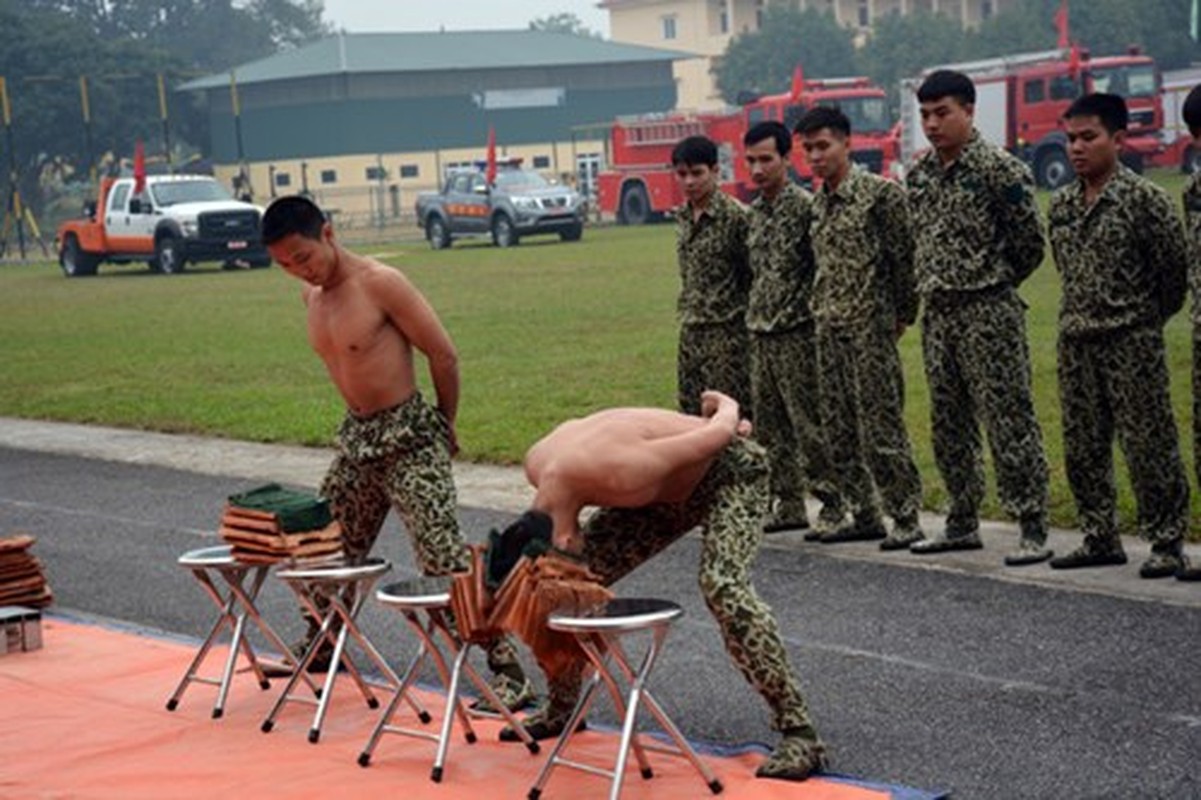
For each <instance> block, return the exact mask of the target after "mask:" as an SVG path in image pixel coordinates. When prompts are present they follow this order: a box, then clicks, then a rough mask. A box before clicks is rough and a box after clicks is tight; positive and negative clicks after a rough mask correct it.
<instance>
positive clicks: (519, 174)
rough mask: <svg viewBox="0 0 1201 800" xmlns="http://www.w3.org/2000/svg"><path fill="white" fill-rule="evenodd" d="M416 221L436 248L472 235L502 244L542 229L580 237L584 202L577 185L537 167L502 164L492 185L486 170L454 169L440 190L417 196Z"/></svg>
mask: <svg viewBox="0 0 1201 800" xmlns="http://www.w3.org/2000/svg"><path fill="white" fill-rule="evenodd" d="M417 224H418V225H419V226H420V227H421V229H422V230H423V231H425V238H426V239H427V240H429V243H430V246H431V247H433V248H434V249H435V250H441V249H442V248H444V247H450V244H451V242H452V241H454V240H455V239H461V238H466V237H472V236H491V237H492V242H493V243H494V244H495V245H496V246H497V247H512V246H513V245H515V244H517V243H518V242H519V241H521V238H522V237H523V236H532V235H535V234H541V233H548V234H558V236H559V238H560V239H562V240H563V241H565V242H576V241H579V239H580V237H581V236H582V235H583V233H584V206H583V201H582V200H581V198H580V195H579V193H578V192H576V191H575V190H574V189H572V188H570V187H568V186H561V185H557V184H552V183H550V182H549V181H547V180H546V179H545V178H543V177H542V176H541V175H540V174H538V173H537V172H534V171H533V170H528V169H521V168H519V167H506V168H502V169H500V170H499V171H498V172H497V173H496V182H495V183H494V184H493V185H492V186H489V185H488V182H487V180H485V178H484V173H483V172H481V171H477V170H470V171H464V172H456V173H452V174H451V175H450V176H449V177H447V179H446V185H445V186H444V187H443V188H442V191H441V192H422V193H421V194H419V195H417Z"/></svg>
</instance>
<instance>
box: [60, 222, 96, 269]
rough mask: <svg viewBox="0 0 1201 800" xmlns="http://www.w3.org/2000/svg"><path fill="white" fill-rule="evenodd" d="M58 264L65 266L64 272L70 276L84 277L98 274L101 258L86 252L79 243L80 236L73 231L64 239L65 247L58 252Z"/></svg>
mask: <svg viewBox="0 0 1201 800" xmlns="http://www.w3.org/2000/svg"><path fill="white" fill-rule="evenodd" d="M58 265H59V266H60V267H62V268H63V274H64V275H66V276H67V277H68V278H84V277H88V276H90V275H95V274H96V267H98V266H100V259H99V258H97V257H96V256H94V255H92V254H91V253H85V252H84V251H83V248H82V247H80V245H79V238H78V237H76V236H75V234H73V233H71V234H67V238H66V239H65V240H63V249H62V250H61V251H59V254H58Z"/></svg>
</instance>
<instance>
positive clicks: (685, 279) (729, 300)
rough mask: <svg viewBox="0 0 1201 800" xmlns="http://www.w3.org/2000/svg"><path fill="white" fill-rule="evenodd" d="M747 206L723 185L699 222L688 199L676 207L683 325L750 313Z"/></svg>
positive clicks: (681, 320)
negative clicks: (693, 215) (748, 308)
mask: <svg viewBox="0 0 1201 800" xmlns="http://www.w3.org/2000/svg"><path fill="white" fill-rule="evenodd" d="M747 216H748V214H747V208H746V206H744V205H742V204H741V203H739V202H738V201H737V200H735V199H734V198H732V197H730V196H729V195H728V194H726V193H725V192H723V191H721V190H720V189H718V190H717V191H715V192H714V193H713V199H712V200H710V201H709V207H708V208H706V209H705V210H704V212H702V213H701V215H700V217H699V218H698V219H697V220H696V221H695V222H694V221H693V219H692V208H691V206H689V205H688V204H687V203H685V204H684V205H683V206H681V207H680V208H678V209H677V210H676V219H677V231H676V234H677V235H676V255H677V257H678V259H679V263H680V299H679V302H678V304H677V310H678V312H679V317H680V323H681V324H683V325H712V324H715V323H721V322H732V321H735V320H737V321H741V320H742V319H743V316H744V315H745V314H746V303H747V290H748V288H749V286H750V268H749V266H748V265H747V253H746V233H747Z"/></svg>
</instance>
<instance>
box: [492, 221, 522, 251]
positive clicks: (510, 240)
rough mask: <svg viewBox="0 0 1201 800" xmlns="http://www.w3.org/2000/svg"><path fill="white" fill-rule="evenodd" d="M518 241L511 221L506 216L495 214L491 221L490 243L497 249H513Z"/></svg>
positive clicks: (518, 238)
mask: <svg viewBox="0 0 1201 800" xmlns="http://www.w3.org/2000/svg"><path fill="white" fill-rule="evenodd" d="M518 241H520V237H518V235H517V229H516V228H514V227H513V220H511V219H509V215H508V214H497V215H496V219H494V220H492V242H493V244H495V245H496V246H497V247H513V246H514V245H516V244H517V243H518Z"/></svg>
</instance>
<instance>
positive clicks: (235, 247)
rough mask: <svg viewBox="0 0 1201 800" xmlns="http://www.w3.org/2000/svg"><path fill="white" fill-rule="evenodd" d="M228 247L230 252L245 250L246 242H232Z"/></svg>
mask: <svg viewBox="0 0 1201 800" xmlns="http://www.w3.org/2000/svg"><path fill="white" fill-rule="evenodd" d="M228 247H229V249H230V250H245V249H246V242H230V243H229V245H228Z"/></svg>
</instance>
